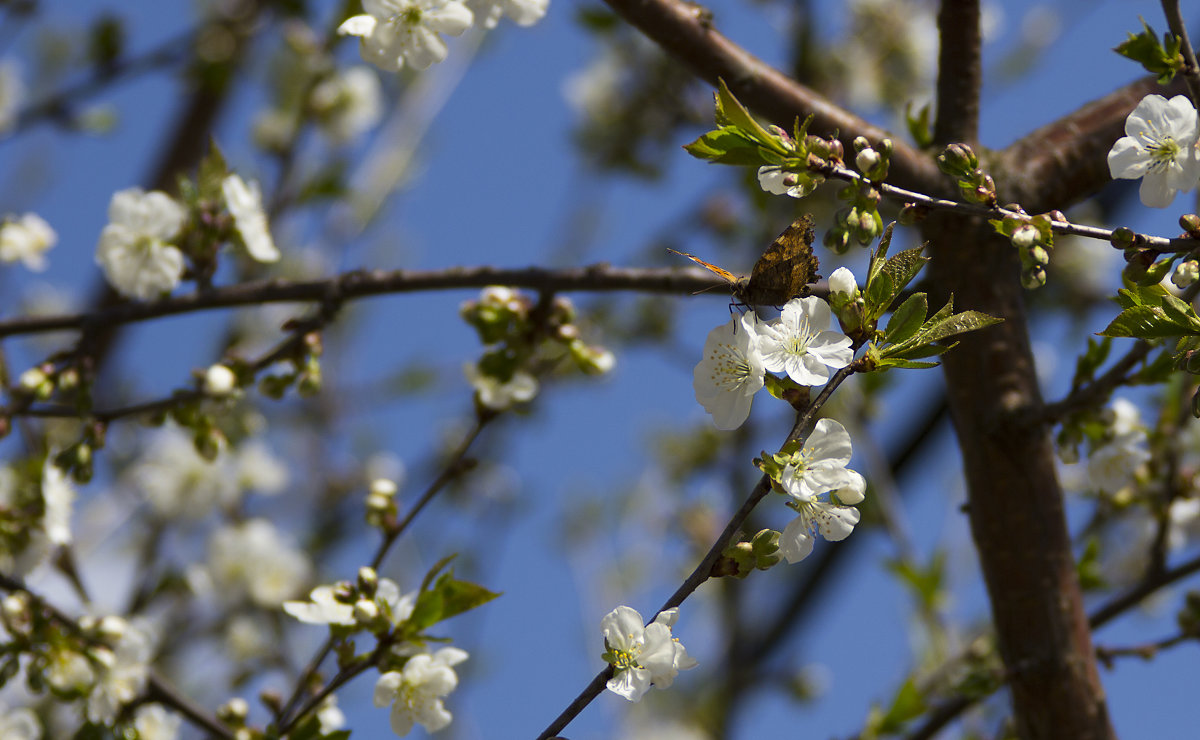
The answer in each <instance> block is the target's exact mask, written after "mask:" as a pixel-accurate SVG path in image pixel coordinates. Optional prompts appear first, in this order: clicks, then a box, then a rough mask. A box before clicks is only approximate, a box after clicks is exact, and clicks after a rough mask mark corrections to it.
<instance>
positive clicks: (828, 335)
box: [758, 296, 854, 385]
mask: <svg viewBox="0 0 1200 740" xmlns="http://www.w3.org/2000/svg"><path fill="white" fill-rule="evenodd" d="M831 316H832V313H831V312H830V310H829V304H828V303H826V302H825V301H823V300H821V299H820V298H815V297H812V296H809V297H808V298H793V299H792V300H790V301H788V302H787V305H785V306H784V307H783V311H782V312H781V314H780V317H779V318H778V319H776V320H775V321H772V322H770V323H767V324H764V325H762V326H760V327H759V332H758V351H759V352H760V353H761V354H762V361H763V366H764V367H766V369H767V370H769V371H771V372H786V373H787V375H788V377H789V378H791V379H792V380H794V381H796V382H797V383H799V384H800V385H820V384H822V383H824V382H826V381H827V380H829V374H830V373H829V371H830V370H831V369H832V370H837V369H839V368H843V367H845V366H847V365H849V364H850V362H851V361H852V360H853V359H854V350H853V349H852V348H851V346H850V345H851V341H850V337H848V336H846V335H845V334H842V333H841V332H839V331H830V330H829V321H830V317H831Z"/></svg>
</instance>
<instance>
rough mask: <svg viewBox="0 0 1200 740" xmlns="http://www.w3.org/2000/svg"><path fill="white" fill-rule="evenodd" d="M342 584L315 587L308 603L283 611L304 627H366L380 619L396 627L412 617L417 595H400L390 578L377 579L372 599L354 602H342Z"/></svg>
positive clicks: (288, 606)
mask: <svg viewBox="0 0 1200 740" xmlns="http://www.w3.org/2000/svg"><path fill="white" fill-rule="evenodd" d="M342 590H344V587H343V586H342V585H341V584H334V585H324V586H317V587H316V588H314V589H313V590H312V591H311V592H309V594H308V599H309V600H308V601H286V602H284V604H283V610H284V611H285V612H287V613H288V614H290V615H292V616H293V617H295V618H296V619H298V620H300V621H301V622H304V623H306V624H336V625H340V626H343V627H350V626H355V625H360V626H369V625H367V624H365V623H369V622H372V621H374V620H376V619H378V618H379V617H383V618H384V619H386V620H387V622H388V624H391V625H398V624H400V623H402V622H404V621H405V620H407V619H408V618H409V617H410V616H412V612H413V607H415V606H416V604H417V592H416V591H413V592H411V593H408V594H401V593H400V587H399V586H397V585H396V582H395V581H393V580H391V579H389V578H380V579H379V583H378V584H377V585H376V586H375V593H374V594H373V595H372V596H371V597H369V598H368V597H367V596H364V595H361V594H359V595H358V596H357V597H356V598H354V600H353V601H343V600H341V599H340V598H338V597H339V592H340V591H342Z"/></svg>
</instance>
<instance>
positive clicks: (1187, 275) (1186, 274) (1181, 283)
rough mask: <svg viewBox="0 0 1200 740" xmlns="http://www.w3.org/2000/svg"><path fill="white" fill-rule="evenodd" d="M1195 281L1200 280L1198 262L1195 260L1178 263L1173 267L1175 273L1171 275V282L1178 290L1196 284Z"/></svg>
mask: <svg viewBox="0 0 1200 740" xmlns="http://www.w3.org/2000/svg"><path fill="white" fill-rule="evenodd" d="M1197 279H1200V262H1197V261H1196V260H1184V261H1183V262H1180V263H1179V264H1178V265H1177V266H1176V267H1175V271H1174V272H1172V273H1171V282H1172V283H1174V284H1175V287H1176V288H1179V289H1180V290H1183V289H1184V288H1186V287H1188V286H1189V285H1191V284H1192V283H1194V282H1196V280H1197Z"/></svg>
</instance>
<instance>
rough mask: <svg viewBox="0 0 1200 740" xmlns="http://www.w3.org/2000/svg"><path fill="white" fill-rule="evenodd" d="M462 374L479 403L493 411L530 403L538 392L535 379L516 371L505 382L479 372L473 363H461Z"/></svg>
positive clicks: (522, 371)
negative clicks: (471, 387)
mask: <svg viewBox="0 0 1200 740" xmlns="http://www.w3.org/2000/svg"><path fill="white" fill-rule="evenodd" d="M463 374H464V375H466V376H467V382H469V383H470V384H471V385H472V386H474V388H475V394H476V395H477V396H478V397H479V402H480V403H481V404H483V405H484V406H486V407H487V408H489V409H492V410H493V411H503V410H505V409H507V408H509V407H511V406H512V405H513V404H516V403H526V402H528V401H532V400H533V398H534V396H536V395H537V392H538V381H537V378H535V377H533V376H532V375H530V374H529V373H527V372H525V371H524V370H517V371H516V372H514V373H513V376H512V377H511V378H509V379H508V380H507V381H501V380H500V379H498V378H496V377H495V376H493V375H487V374H485V373H482V372H480V371H479V367H478V366H477V365H476V364H475V363H473V362H467V363H463Z"/></svg>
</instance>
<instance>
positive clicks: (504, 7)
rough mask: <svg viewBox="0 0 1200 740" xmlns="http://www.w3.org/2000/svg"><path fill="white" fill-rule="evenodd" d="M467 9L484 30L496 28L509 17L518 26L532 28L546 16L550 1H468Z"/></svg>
mask: <svg viewBox="0 0 1200 740" xmlns="http://www.w3.org/2000/svg"><path fill="white" fill-rule="evenodd" d="M466 3H467V7H468V8H470V9H471V12H472V13H474V14H475V18H476V19H477V20H480V21H481V23H482V25H483V27H484V28H495V27H496V24H497V23H499V22H500V16H502V15H507V16H508V17H509V18H512V20H513V23H516V24H517V25H518V26H532V25H533V24H534V23H537V22H538V21H540V20H541V19H542V16H544V15H546V8H547V7H548V6H549V5H550V0H466Z"/></svg>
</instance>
